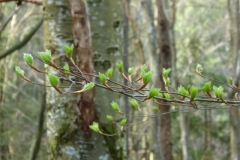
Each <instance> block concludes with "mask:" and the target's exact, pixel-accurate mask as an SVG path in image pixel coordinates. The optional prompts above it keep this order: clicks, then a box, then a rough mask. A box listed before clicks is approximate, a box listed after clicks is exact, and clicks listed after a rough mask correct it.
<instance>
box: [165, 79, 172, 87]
mask: <svg viewBox="0 0 240 160" xmlns="http://www.w3.org/2000/svg"><path fill="white" fill-rule="evenodd" d="M170 82H171V81H170V78H169V77H167V79H166V82H165V85H166V86H168V85H169V84H170Z"/></svg>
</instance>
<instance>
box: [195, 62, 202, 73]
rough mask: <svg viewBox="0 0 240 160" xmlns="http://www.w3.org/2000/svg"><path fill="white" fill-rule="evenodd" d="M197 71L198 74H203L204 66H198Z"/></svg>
mask: <svg viewBox="0 0 240 160" xmlns="http://www.w3.org/2000/svg"><path fill="white" fill-rule="evenodd" d="M196 71H197V72H198V73H202V71H203V68H202V65H201V64H197V67H196Z"/></svg>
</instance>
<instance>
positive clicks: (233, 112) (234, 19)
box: [228, 0, 240, 160]
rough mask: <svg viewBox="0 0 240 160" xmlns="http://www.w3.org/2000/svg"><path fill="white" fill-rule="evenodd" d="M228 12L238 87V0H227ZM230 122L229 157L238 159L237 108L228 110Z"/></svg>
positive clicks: (239, 65)
mask: <svg viewBox="0 0 240 160" xmlns="http://www.w3.org/2000/svg"><path fill="white" fill-rule="evenodd" d="M228 6H229V14H230V19H231V43H232V44H231V46H232V49H231V51H232V52H233V57H235V60H236V62H235V75H234V76H233V77H234V84H235V85H236V86H238V87H239V77H240V48H239V42H240V41H239V33H240V32H239V0H234V1H231V0H229V1H228ZM233 97H234V92H233V90H230V91H229V98H233ZM229 114H230V124H231V136H230V141H231V159H232V160H239V159H240V153H239V151H240V127H239V126H240V116H239V109H238V108H231V109H230V110H229Z"/></svg>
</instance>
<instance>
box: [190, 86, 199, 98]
mask: <svg viewBox="0 0 240 160" xmlns="http://www.w3.org/2000/svg"><path fill="white" fill-rule="evenodd" d="M197 94H198V88H197V87H195V86H192V87H191V99H192V100H193V99H194V98H195V97H196V96H197Z"/></svg>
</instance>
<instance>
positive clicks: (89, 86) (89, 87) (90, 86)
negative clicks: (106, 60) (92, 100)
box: [83, 82, 94, 91]
mask: <svg viewBox="0 0 240 160" xmlns="http://www.w3.org/2000/svg"><path fill="white" fill-rule="evenodd" d="M93 87H94V83H93V82H91V83H87V84H85V85H84V87H83V90H84V91H90V90H92V89H93Z"/></svg>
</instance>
